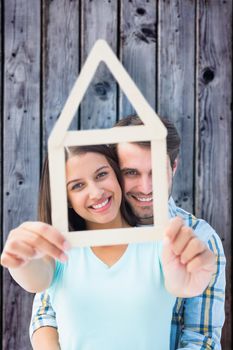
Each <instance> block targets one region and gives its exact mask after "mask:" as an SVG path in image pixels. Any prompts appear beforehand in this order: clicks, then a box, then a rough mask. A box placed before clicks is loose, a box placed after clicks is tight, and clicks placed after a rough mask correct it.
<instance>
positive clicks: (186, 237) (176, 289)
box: [162, 217, 216, 298]
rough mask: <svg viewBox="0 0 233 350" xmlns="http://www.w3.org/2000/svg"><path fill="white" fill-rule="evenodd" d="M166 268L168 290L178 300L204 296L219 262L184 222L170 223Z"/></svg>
mask: <svg viewBox="0 0 233 350" xmlns="http://www.w3.org/2000/svg"><path fill="white" fill-rule="evenodd" d="M163 243H164V244H163V251H162V264H163V271H164V276H165V285H166V288H167V290H168V291H169V292H170V293H171V294H173V295H175V296H177V297H185V298H187V297H194V296H197V295H200V294H202V293H203V291H204V290H205V289H206V287H207V286H208V284H209V282H210V280H211V277H212V275H213V274H214V273H215V271H216V258H215V255H214V253H213V252H211V251H210V250H209V248H208V247H207V246H206V245H205V243H204V242H203V241H201V240H200V239H199V238H197V237H196V236H195V234H194V232H193V230H192V229H191V228H189V227H187V226H184V222H183V221H182V219H181V218H179V217H176V218H173V219H171V220H170V223H169V226H168V227H167V229H166V232H165V237H164V242H163Z"/></svg>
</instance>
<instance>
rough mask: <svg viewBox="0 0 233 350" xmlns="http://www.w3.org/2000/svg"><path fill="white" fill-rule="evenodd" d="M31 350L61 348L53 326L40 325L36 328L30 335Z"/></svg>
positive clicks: (58, 349)
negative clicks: (31, 335)
mask: <svg viewBox="0 0 233 350" xmlns="http://www.w3.org/2000/svg"><path fill="white" fill-rule="evenodd" d="M31 342H32V348H33V350H41V349H43V350H61V348H60V345H59V341H58V333H57V330H56V329H55V328H52V327H41V328H39V329H37V330H36V331H35V332H34V334H33V337H32V340H31Z"/></svg>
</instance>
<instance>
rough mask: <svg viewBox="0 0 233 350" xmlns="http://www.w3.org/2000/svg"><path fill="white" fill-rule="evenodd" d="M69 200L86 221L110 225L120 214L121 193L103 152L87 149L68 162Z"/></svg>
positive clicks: (67, 182) (67, 183)
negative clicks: (86, 151)
mask: <svg viewBox="0 0 233 350" xmlns="http://www.w3.org/2000/svg"><path fill="white" fill-rule="evenodd" d="M66 185H67V193H68V199H69V203H70V205H71V206H72V208H73V209H74V211H75V212H76V213H77V214H79V215H80V216H81V217H82V218H83V219H84V220H85V221H86V223H87V227H88V226H90V225H88V223H98V224H107V223H111V222H112V221H114V220H116V219H117V217H118V216H119V215H120V205H121V199H122V192H121V188H120V185H119V183H118V181H117V178H116V175H115V172H114V170H113V169H112V168H111V166H110V165H109V163H108V161H107V159H106V158H105V156H104V155H102V154H99V153H92V152H88V153H85V154H81V155H75V156H72V157H71V158H69V159H68V160H67V162H66Z"/></svg>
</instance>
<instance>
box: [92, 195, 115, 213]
mask: <svg viewBox="0 0 233 350" xmlns="http://www.w3.org/2000/svg"><path fill="white" fill-rule="evenodd" d="M111 203H112V197H111V196H110V197H108V198H106V197H105V198H102V199H101V200H99V201H98V202H96V203H95V204H92V205H90V206H89V208H90V209H92V210H94V211H95V213H102V212H104V211H106V210H107V209H108V208H109V207H110V206H111Z"/></svg>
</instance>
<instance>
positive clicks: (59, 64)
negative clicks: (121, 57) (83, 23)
mask: <svg viewBox="0 0 233 350" xmlns="http://www.w3.org/2000/svg"><path fill="white" fill-rule="evenodd" d="M79 15H80V14H79V0H74V1H67V0H61V1H46V0H44V1H43V104H42V106H43V107H42V109H43V112H42V113H43V150H44V151H46V150H47V140H48V136H49V134H50V132H51V130H52V128H53V126H54V124H55V122H56V120H57V118H58V117H59V115H60V113H61V110H62V108H63V106H64V104H65V102H66V100H67V98H68V96H69V93H70V91H71V89H72V87H73V84H74V83H75V80H76V78H77V76H78V72H79V64H80V62H79V40H80V38H79V27H80V26H79V23H80V22H79ZM77 127H78V113H77V114H76V115H75V116H74V119H73V120H72V123H71V125H70V129H72V130H75V129H77Z"/></svg>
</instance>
